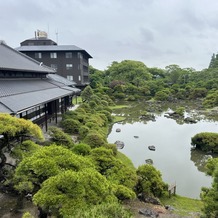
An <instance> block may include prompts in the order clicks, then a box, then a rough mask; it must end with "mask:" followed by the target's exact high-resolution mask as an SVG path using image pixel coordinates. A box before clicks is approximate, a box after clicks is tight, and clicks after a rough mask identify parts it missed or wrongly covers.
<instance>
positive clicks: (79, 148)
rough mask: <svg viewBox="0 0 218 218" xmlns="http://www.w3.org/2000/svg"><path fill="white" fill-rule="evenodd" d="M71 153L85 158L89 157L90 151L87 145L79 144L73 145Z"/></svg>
mask: <svg viewBox="0 0 218 218" xmlns="http://www.w3.org/2000/svg"><path fill="white" fill-rule="evenodd" d="M72 151H73V152H74V153H76V154H79V155H83V156H86V155H89V153H90V151H91V147H90V146H89V145H87V144H84V143H80V144H76V145H74V147H73V149H72Z"/></svg>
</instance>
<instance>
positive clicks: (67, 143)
mask: <svg viewBox="0 0 218 218" xmlns="http://www.w3.org/2000/svg"><path fill="white" fill-rule="evenodd" d="M48 133H49V134H50V136H51V140H52V141H53V142H55V143H56V144H57V145H62V146H64V147H67V148H72V147H73V146H74V143H73V140H72V138H71V137H70V136H69V135H68V134H66V133H64V132H63V131H62V130H61V129H59V128H57V127H55V126H51V127H49V131H48Z"/></svg>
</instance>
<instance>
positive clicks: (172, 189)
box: [168, 183, 176, 197]
mask: <svg viewBox="0 0 218 218" xmlns="http://www.w3.org/2000/svg"><path fill="white" fill-rule="evenodd" d="M168 193H169V197H171V195H172V194H173V195H176V183H173V184H171V185H170V186H169V188H168Z"/></svg>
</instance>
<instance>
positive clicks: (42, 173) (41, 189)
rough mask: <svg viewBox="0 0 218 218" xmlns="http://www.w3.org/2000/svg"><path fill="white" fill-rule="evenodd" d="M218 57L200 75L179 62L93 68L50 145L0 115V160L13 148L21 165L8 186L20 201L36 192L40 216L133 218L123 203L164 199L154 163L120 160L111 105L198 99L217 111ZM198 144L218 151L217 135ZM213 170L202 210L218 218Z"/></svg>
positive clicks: (212, 166) (201, 137) (213, 168)
mask: <svg viewBox="0 0 218 218" xmlns="http://www.w3.org/2000/svg"><path fill="white" fill-rule="evenodd" d="M216 59H217V56H213V57H212V60H211V64H210V67H209V68H208V69H205V70H202V71H195V70H194V69H192V68H184V69H182V68H180V67H179V66H178V65H169V66H167V67H166V68H165V69H159V68H149V67H147V66H146V65H145V64H144V63H142V62H140V61H132V60H125V61H121V62H120V63H119V62H113V63H112V64H111V66H109V67H108V69H106V70H105V71H100V70H97V69H94V68H93V67H90V81H91V83H90V86H87V87H86V88H85V89H84V90H83V92H82V93H81V98H82V103H81V104H80V106H79V107H78V108H77V109H76V110H74V111H68V112H66V113H65V114H63V117H62V118H63V119H62V122H61V126H60V127H61V128H57V127H51V128H50V129H49V134H50V137H51V138H50V141H49V142H46V143H44V146H41V145H39V144H37V140H41V139H43V135H42V132H41V130H40V129H39V127H38V126H36V125H34V124H32V122H30V121H25V120H23V119H17V118H15V117H11V116H9V115H5V114H4V115H0V135H1V134H2V135H3V136H4V138H3V139H2V141H3V146H2V148H4V149H2V150H1V154H2V155H1V156H2V157H4V153H5V151H6V150H7V149H8V150H7V151H12V153H13V155H14V156H13V157H14V158H15V160H16V164H18V165H17V166H14V169H15V170H14V171H11V173H10V176H8V177H7V178H5V179H4V184H5V185H8V184H10V185H13V187H14V189H15V190H16V191H18V192H19V193H20V194H21V195H22V196H24V195H26V194H30V195H32V200H33V202H34V203H35V204H36V205H37V206H38V207H39V208H40V211H42V212H43V213H51V214H52V215H53V216H57V217H71V216H73V217H115V216H116V217H131V214H129V213H128V212H127V211H126V210H124V208H123V207H122V205H121V204H120V202H122V201H123V200H126V199H134V198H136V196H137V195H139V194H143V195H146V196H150V197H159V196H161V195H163V194H164V193H165V191H166V190H167V185H166V184H165V183H164V182H163V180H162V177H161V173H160V172H159V171H158V170H156V169H155V168H154V167H153V166H152V165H148V164H146V165H142V166H139V167H138V169H135V168H134V167H132V166H130V165H131V164H129V162H130V161H129V159H128V158H126V157H125V158H126V159H125V161H123V160H124V158H123V159H121V158H120V153H119V152H118V151H117V148H116V145H114V144H108V142H107V134H108V130H109V126H110V125H111V123H112V122H113V116H112V115H111V112H112V111H111V109H110V106H112V105H114V103H113V100H116V99H124V100H128V101H134V100H141V99H145V100H154V101H177V100H184V99H188V100H195V99H200V100H201V101H202V102H203V106H204V107H216V106H218V92H217V89H218V73H217V70H218V68H217V64H216V62H217V61H216ZM109 96H110V97H109ZM184 112H185V107H180V108H177V110H176V113H177V114H179V115H180V116H183V115H184ZM143 113H144V112H143ZM145 114H146V112H145V113H144V116H145ZM72 135H74V137H73V138H72ZM75 138H76V139H75ZM26 139H32V141H31V140H28V141H25V140H26ZM33 139H34V140H33ZM73 140H74V141H73ZM192 143H193V145H195V146H196V147H197V148H201V149H202V150H205V151H214V152H217V151H218V150H217V147H218V137H217V135H216V134H215V133H200V134H197V135H196V136H194V137H193V138H192ZM15 145H16V146H15ZM6 148H7V149H6ZM12 148H13V149H12ZM2 163H4V161H3V162H1V163H0V164H1V165H0V166H2ZM127 163H128V164H127ZM2 169H3V168H2ZM208 169H209V171H208V174H210V175H212V176H213V178H214V181H213V186H212V188H211V189H203V190H202V200H203V201H204V203H205V205H204V213H205V214H206V217H217V215H218V214H217V193H218V188H217V187H218V185H217V184H218V171H217V162H216V161H210V162H208ZM2 172H3V173H4V171H2ZM25 216H26V217H29V215H28V214H25Z"/></svg>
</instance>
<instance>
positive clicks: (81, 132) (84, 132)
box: [79, 126, 90, 139]
mask: <svg viewBox="0 0 218 218" xmlns="http://www.w3.org/2000/svg"><path fill="white" fill-rule="evenodd" d="M89 130H90V129H89V127H87V126H80V128H79V138H80V139H84V138H85V137H86V135H87V134H88V132H89Z"/></svg>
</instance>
